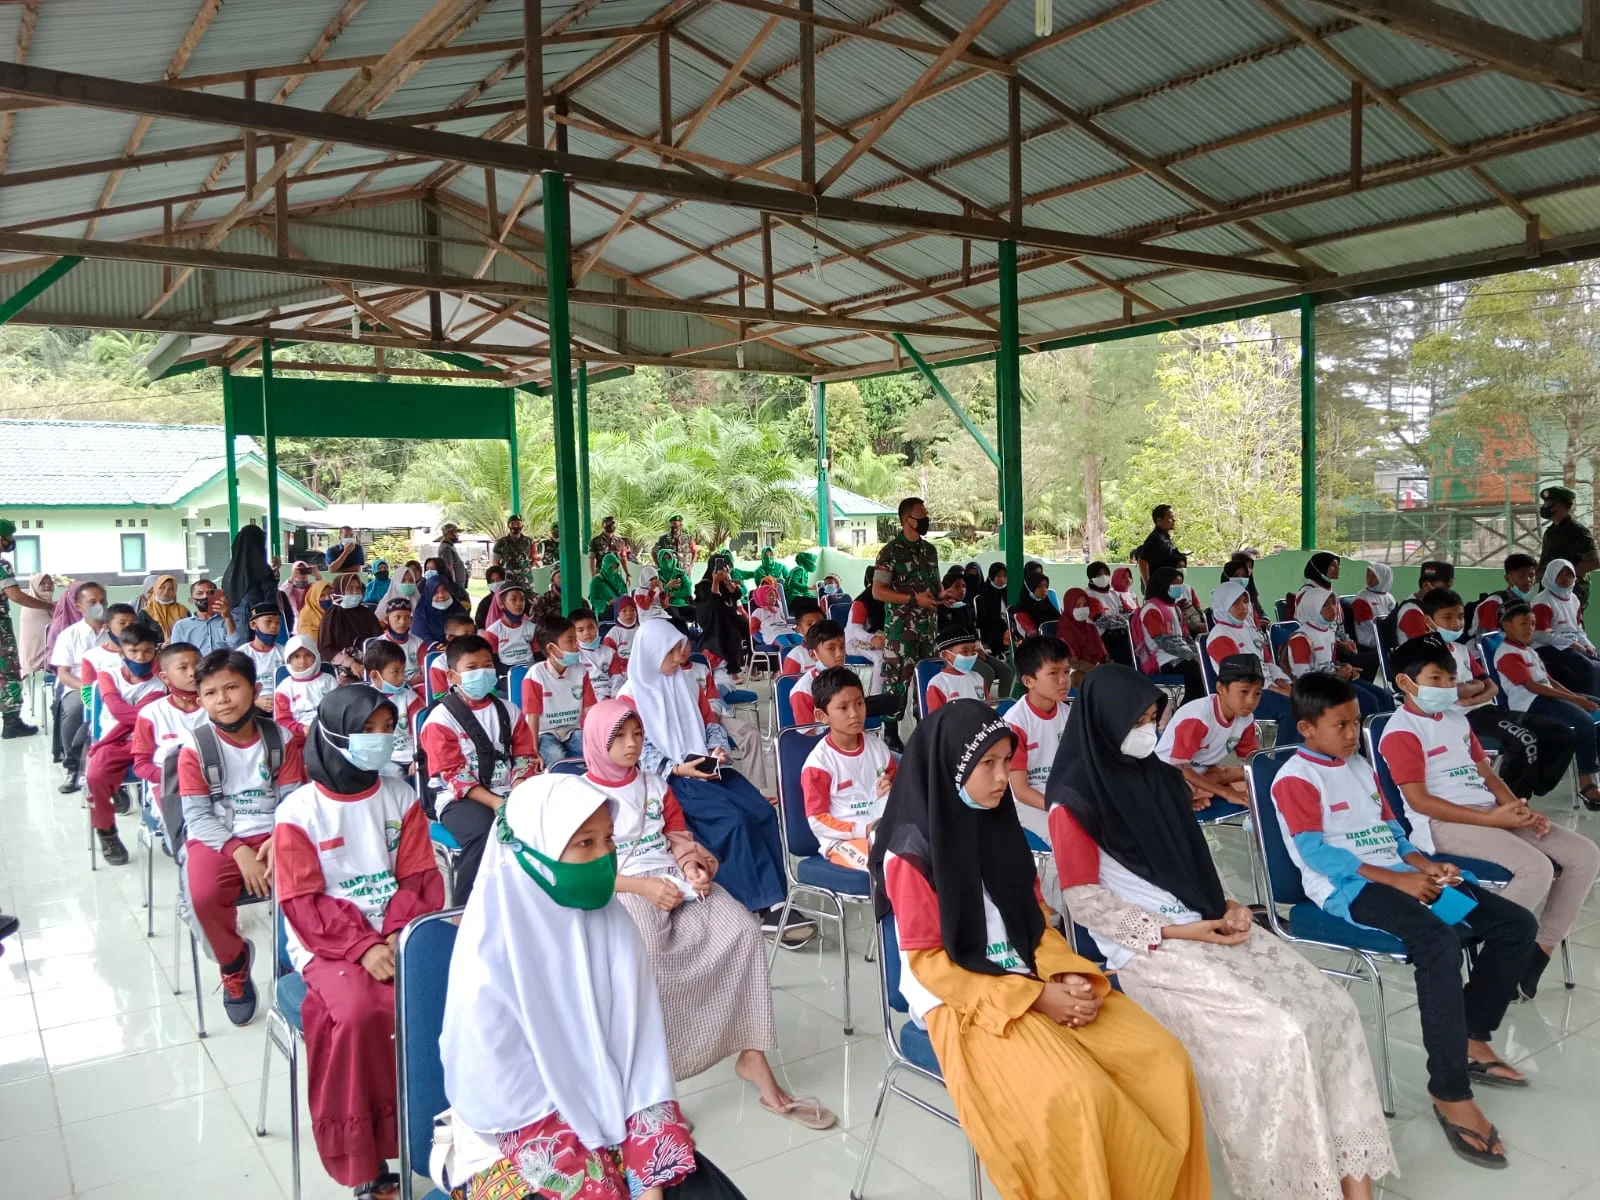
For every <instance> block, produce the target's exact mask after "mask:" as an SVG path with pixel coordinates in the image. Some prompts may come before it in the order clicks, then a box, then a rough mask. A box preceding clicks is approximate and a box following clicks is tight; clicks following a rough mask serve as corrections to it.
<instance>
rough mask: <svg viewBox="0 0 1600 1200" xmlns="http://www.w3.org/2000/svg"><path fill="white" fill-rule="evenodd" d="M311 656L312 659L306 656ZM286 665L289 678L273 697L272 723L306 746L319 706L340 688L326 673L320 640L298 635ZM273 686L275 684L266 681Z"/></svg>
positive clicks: (287, 651) (286, 655)
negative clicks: (318, 648)
mask: <svg viewBox="0 0 1600 1200" xmlns="http://www.w3.org/2000/svg"><path fill="white" fill-rule="evenodd" d="M308 654H309V655H310V656H311V657H310V659H309V660H308V659H307V658H306V655H308ZM283 661H284V665H285V666H286V667H287V668H288V674H287V675H285V676H284V678H283V682H282V683H281V684H279V685H278V690H277V691H276V692H274V693H273V697H272V719H273V720H274V721H276V722H277V723H278V724H279V725H282V726H283V727H284V728H285V729H287V730H288V731H289V732H290V733H291V734H292V735H293V736H294V737H295V739H296V740H297V741H299V742H301V743H302V744H304V742H305V740H306V730H307V729H308V728H310V726H311V720H312V718H313V717H315V716H316V715H317V705H319V704H321V703H322V698H323V697H324V696H326V695H327V694H328V693H329V692H331V691H333V689H334V688H335V687H337V686H338V682H339V681H338V680H337V679H335V678H334V677H333V676H332V675H330V674H327V673H325V672H324V671H323V669H322V654H321V653H320V652H319V651H318V650H317V639H316V638H314V637H311V636H310V635H308V634H304V633H297V634H295V635H294V636H293V637H292V638H290V639H289V642H288V644H287V645H286V646H284V648H283ZM263 682H265V683H266V684H268V685H269V686H270V685H271V683H272V681H271V680H264V681H263Z"/></svg>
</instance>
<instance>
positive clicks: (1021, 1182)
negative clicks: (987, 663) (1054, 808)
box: [870, 700, 1211, 1200]
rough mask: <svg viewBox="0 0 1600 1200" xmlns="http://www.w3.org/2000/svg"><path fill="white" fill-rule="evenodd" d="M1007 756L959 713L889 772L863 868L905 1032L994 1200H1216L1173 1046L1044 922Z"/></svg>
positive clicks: (942, 717) (952, 712) (931, 727)
mask: <svg viewBox="0 0 1600 1200" xmlns="http://www.w3.org/2000/svg"><path fill="white" fill-rule="evenodd" d="M1013 746H1014V740H1013V733H1012V731H1011V728H1010V726H1008V725H1006V724H1005V723H1004V722H1003V721H1001V720H1000V719H999V718H998V717H996V716H995V715H994V713H993V711H992V710H990V709H989V707H988V706H987V705H985V704H982V703H980V702H978V701H976V700H955V701H952V702H951V703H949V704H946V705H945V706H943V707H942V708H940V709H939V710H938V711H936V712H935V713H934V714H933V715H932V716H931V717H929V718H928V719H927V720H925V721H922V722H919V723H918V725H917V729H916V732H915V734H913V735H912V738H911V740H910V742H909V743H908V745H907V747H906V753H905V757H904V758H902V759H901V761H900V769H899V772H898V773H897V774H896V776H895V781H894V786H893V788H892V790H891V791H890V793H889V801H888V804H887V805H886V807H885V809H884V814H883V818H882V820H881V821H880V822H879V824H878V829H877V834H876V837H875V839H874V842H873V848H872V856H871V860H870V867H871V872H872V878H873V884H874V903H875V906H876V912H877V916H878V918H879V919H880V920H882V919H884V918H886V917H889V918H892V919H893V920H894V922H895V928H896V932H897V934H898V937H899V943H900V956H901V975H900V987H901V991H902V992H903V993H904V995H905V998H906V1000H907V1001H908V1002H909V1004H910V1008H911V1015H912V1019H913V1020H914V1021H916V1023H917V1024H918V1025H919V1026H922V1027H924V1028H926V1029H927V1031H928V1037H929V1039H930V1040H931V1041H932V1043H933V1049H934V1053H935V1054H936V1055H937V1056H938V1059H939V1066H940V1068H941V1070H942V1071H943V1073H944V1078H945V1085H946V1087H948V1088H949V1090H950V1095H951V1097H952V1099H953V1100H954V1101H955V1106H956V1113H957V1115H958V1116H959V1117H960V1119H961V1127H962V1129H964V1130H965V1131H966V1133H967V1136H968V1137H969V1138H971V1140H972V1144H973V1146H974V1147H975V1148H976V1149H977V1152H978V1157H979V1158H980V1159H982V1160H983V1165H984V1166H985V1168H987V1170H988V1172H989V1178H990V1179H991V1180H992V1181H993V1182H994V1185H995V1188H996V1190H997V1191H998V1192H999V1193H1000V1195H1001V1196H1002V1197H1003V1198H1004V1200H1069V1198H1071V1200H1111V1198H1113V1197H1135V1196H1137V1197H1140V1198H1141V1200H1169V1198H1170V1200H1199V1198H1200V1197H1205V1196H1209V1195H1210V1194H1211V1180H1210V1175H1209V1172H1208V1170H1207V1167H1206V1152H1205V1135H1204V1131H1203V1129H1202V1125H1201V1119H1200V1102H1199V1096H1198V1094H1197V1093H1196V1091H1195V1086H1194V1079H1193V1075H1192V1073H1191V1071H1190V1069H1189V1064H1188V1060H1187V1059H1186V1057H1185V1056H1184V1053H1183V1051H1182V1049H1181V1047H1179V1045H1178V1044H1177V1042H1176V1041H1175V1040H1174V1039H1173V1038H1172V1037H1171V1036H1170V1035H1169V1034H1167V1033H1166V1032H1164V1031H1163V1030H1162V1029H1161V1028H1160V1027H1159V1026H1158V1025H1157V1024H1156V1023H1155V1022H1154V1021H1152V1020H1150V1018H1149V1017H1147V1016H1146V1015H1145V1014H1144V1013H1142V1012H1140V1011H1139V1009H1138V1007H1137V1006H1136V1005H1134V1004H1133V1003H1132V1002H1131V1001H1129V1000H1128V999H1127V998H1126V997H1125V996H1122V995H1120V994H1118V993H1116V992H1113V991H1112V990H1111V987H1110V983H1109V982H1108V981H1107V979H1106V977H1105V974H1104V972H1102V971H1101V970H1100V969H1099V968H1098V967H1096V966H1095V965H1094V964H1093V963H1091V962H1090V961H1089V960H1088V959H1086V958H1083V957H1081V956H1080V955H1077V954H1074V953H1073V952H1072V950H1071V948H1070V947H1068V945H1067V943H1066V940H1065V939H1064V938H1063V937H1062V936H1061V935H1060V934H1059V933H1057V932H1056V931H1055V930H1054V929H1052V928H1050V927H1049V926H1048V925H1047V924H1046V923H1045V913H1044V909H1043V907H1042V903H1041V900H1040V897H1039V891H1038V882H1037V880H1036V879H1035V872H1034V868H1033V862H1032V855H1031V854H1030V853H1029V850H1028V843H1027V840H1026V839H1025V838H1024V836H1023V833H1022V826H1021V824H1020V823H1019V822H1018V820H1017V814H1016V806H1015V805H1014V804H1013V803H1012V801H1011V788H1010V783H1009V777H1008V773H1007V764H1008V762H1009V759H1010V756H1011V753H1012V749H1013Z"/></svg>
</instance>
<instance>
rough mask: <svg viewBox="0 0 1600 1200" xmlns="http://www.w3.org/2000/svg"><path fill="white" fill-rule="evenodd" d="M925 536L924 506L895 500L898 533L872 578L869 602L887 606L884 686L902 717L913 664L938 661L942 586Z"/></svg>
mask: <svg viewBox="0 0 1600 1200" xmlns="http://www.w3.org/2000/svg"><path fill="white" fill-rule="evenodd" d="M927 532H928V506H927V505H926V504H924V503H923V502H922V500H921V498H920V497H917V496H909V497H907V498H906V499H904V500H902V501H900V532H899V533H897V534H895V536H894V537H893V538H891V539H890V540H889V541H888V542H886V543H885V544H884V547H883V549H882V550H880V551H878V561H877V563H876V565H875V566H874V568H873V573H872V598H873V599H874V600H877V601H879V602H880V603H882V604H884V605H886V606H888V607H887V609H886V612H885V620H884V625H883V636H884V648H883V682H884V686H885V688H886V689H887V690H888V691H890V692H892V693H894V695H896V696H897V697H899V699H900V703H901V712H904V711H905V708H904V705H905V699H906V690H907V689H908V688H909V687H910V686H911V685H912V682H913V681H914V680H915V678H916V674H917V664H918V663H919V662H921V661H922V660H923V659H925V658H936V657H937V656H938V643H939V608H940V606H941V605H942V604H943V603H944V584H943V582H942V581H941V579H940V577H939V552H938V551H937V550H935V549H934V548H933V543H931V542H929V541H928V540H927V538H925V537H924V536H923V535H924V534H926V533H927ZM890 728H891V729H892V728H893V726H892V725H891V727H890Z"/></svg>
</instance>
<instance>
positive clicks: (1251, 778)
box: [1245, 746, 1470, 1117]
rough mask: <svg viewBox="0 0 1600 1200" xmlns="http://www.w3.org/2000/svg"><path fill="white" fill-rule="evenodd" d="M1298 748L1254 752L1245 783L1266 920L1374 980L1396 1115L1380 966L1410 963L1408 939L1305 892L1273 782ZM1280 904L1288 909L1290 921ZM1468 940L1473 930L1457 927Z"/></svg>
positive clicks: (1358, 977) (1337, 974)
mask: <svg viewBox="0 0 1600 1200" xmlns="http://www.w3.org/2000/svg"><path fill="white" fill-rule="evenodd" d="M1299 751H1300V747H1298V746H1275V747H1273V748H1272V749H1271V750H1261V751H1258V752H1257V753H1255V754H1252V755H1251V756H1250V761H1249V764H1248V766H1247V769H1246V772H1245V782H1246V784H1247V786H1248V787H1249V790H1250V817H1251V821H1250V823H1251V825H1252V827H1253V828H1254V830H1255V844H1256V852H1257V853H1258V854H1259V855H1260V865H1261V867H1262V869H1263V870H1262V874H1263V876H1264V877H1265V879H1266V881H1267V900H1268V903H1267V905H1266V911H1267V921H1268V923H1269V925H1270V926H1271V928H1272V932H1273V933H1275V934H1277V935H1278V936H1279V937H1281V938H1283V939H1284V940H1285V941H1287V942H1289V943H1291V944H1292V945H1297V946H1316V947H1318V948H1319V949H1322V950H1334V951H1338V952H1341V953H1344V954H1347V955H1349V956H1350V957H1349V961H1348V963H1347V964H1346V966H1345V967H1344V969H1342V970H1340V969H1336V968H1333V967H1323V968H1322V973H1323V974H1324V975H1329V976H1332V977H1334V978H1337V979H1348V980H1353V981H1359V982H1361V983H1366V984H1370V985H1371V986H1372V988H1373V991H1374V1003H1373V1008H1374V1010H1375V1011H1376V1013H1377V1021H1378V1048H1379V1051H1380V1054H1381V1057H1382V1059H1383V1112H1384V1115H1385V1116H1387V1117H1392V1116H1394V1071H1393V1068H1392V1066H1391V1064H1390V1061H1389V1018H1388V1013H1387V1011H1386V1009H1385V1006H1384V996H1383V974H1382V972H1381V970H1380V964H1381V963H1383V962H1389V963H1409V962H1410V961H1411V960H1410V959H1409V958H1408V957H1407V955H1406V948H1405V943H1404V942H1402V941H1401V940H1400V939H1399V938H1397V937H1395V936H1394V935H1393V934H1389V933H1385V932H1383V931H1382V930H1381V929H1367V928H1365V927H1363V926H1360V925H1356V924H1354V923H1352V922H1350V921H1346V920H1344V919H1343V918H1342V917H1336V916H1334V915H1333V914H1332V913H1329V912H1325V911H1324V910H1323V909H1321V908H1319V907H1318V906H1317V905H1316V904H1313V903H1312V901H1311V898H1310V897H1309V896H1307V895H1306V892H1305V886H1304V883H1303V881H1302V879H1301V876H1300V868H1299V867H1297V866H1295V863H1294V859H1292V858H1290V857H1289V849H1288V847H1287V845H1286V844H1285V843H1284V838H1283V830H1282V828H1281V827H1280V826H1279V824H1278V809H1277V805H1276V804H1275V803H1274V801H1273V799H1272V781H1273V780H1274V779H1275V778H1277V774H1278V769H1279V768H1280V767H1282V766H1283V764H1284V763H1286V762H1288V761H1289V759H1290V758H1292V757H1293V756H1294V755H1295V754H1298V753H1299ZM1280 907H1282V908H1287V909H1288V910H1289V913H1288V917H1287V919H1286V918H1285V917H1284V916H1283V915H1282V914H1281V913H1280V912H1279V909H1280ZM1457 933H1458V935H1461V936H1462V937H1463V941H1466V940H1467V939H1468V938H1470V932H1469V931H1468V930H1466V929H1465V928H1464V927H1462V926H1457Z"/></svg>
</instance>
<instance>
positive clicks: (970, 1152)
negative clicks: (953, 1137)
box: [967, 1142, 983, 1200]
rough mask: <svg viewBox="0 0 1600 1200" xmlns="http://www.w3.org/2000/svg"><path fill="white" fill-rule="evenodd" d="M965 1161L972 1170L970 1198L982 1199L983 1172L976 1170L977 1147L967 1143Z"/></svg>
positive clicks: (973, 1199)
mask: <svg viewBox="0 0 1600 1200" xmlns="http://www.w3.org/2000/svg"><path fill="white" fill-rule="evenodd" d="M967 1163H968V1164H969V1166H970V1169H971V1171H972V1178H971V1187H972V1200H983V1173H982V1172H981V1171H979V1170H978V1148H977V1147H976V1146H974V1145H973V1144H972V1143H971V1142H968V1143H967Z"/></svg>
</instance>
